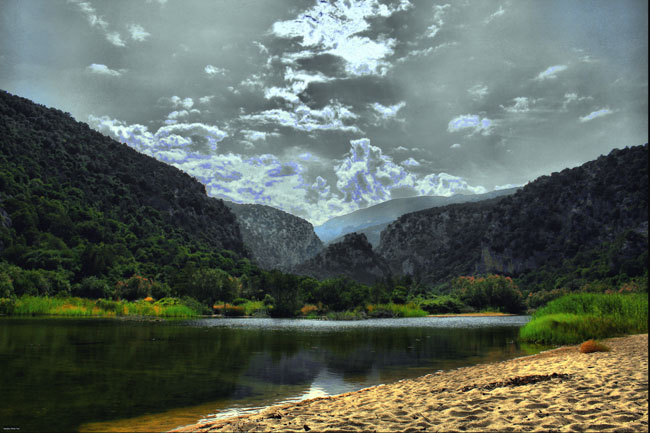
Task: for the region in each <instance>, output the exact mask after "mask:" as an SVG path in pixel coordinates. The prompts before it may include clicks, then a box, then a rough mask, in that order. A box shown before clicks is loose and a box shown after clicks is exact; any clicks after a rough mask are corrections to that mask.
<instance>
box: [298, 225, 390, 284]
mask: <svg viewBox="0 0 650 433" xmlns="http://www.w3.org/2000/svg"><path fill="white" fill-rule="evenodd" d="M294 272H295V273H297V274H301V275H308V276H311V277H314V278H318V279H323V278H333V277H339V276H346V277H350V278H352V279H353V280H356V281H358V282H360V283H365V284H372V283H374V282H375V281H377V280H381V279H383V278H385V277H387V276H388V275H390V272H389V270H388V265H387V263H386V262H385V261H384V260H383V259H382V258H381V257H379V256H377V255H376V254H375V253H374V252H373V250H372V245H370V243H369V242H368V239H366V236H365V235H363V234H358V233H349V234H347V235H345V237H344V238H343V240H342V241H341V242H337V243H334V244H330V245H328V246H327V248H325V249H324V250H323V251H321V252H320V253H319V254H318V255H317V256H316V257H314V258H312V259H310V260H308V261H306V262H305V263H302V264H300V265H299V266H296V267H295V268H294Z"/></svg>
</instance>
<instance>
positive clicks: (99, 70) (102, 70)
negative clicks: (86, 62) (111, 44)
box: [86, 63, 126, 77]
mask: <svg viewBox="0 0 650 433" xmlns="http://www.w3.org/2000/svg"><path fill="white" fill-rule="evenodd" d="M86 70H87V71H88V72H90V73H93V74H97V75H109V76H111V77H119V76H120V75H122V74H123V73H124V72H126V70H125V69H120V70H119V71H116V70H114V69H110V68H109V67H108V66H106V65H103V64H98V63H93V64H91V65H90V66H88V67H86Z"/></svg>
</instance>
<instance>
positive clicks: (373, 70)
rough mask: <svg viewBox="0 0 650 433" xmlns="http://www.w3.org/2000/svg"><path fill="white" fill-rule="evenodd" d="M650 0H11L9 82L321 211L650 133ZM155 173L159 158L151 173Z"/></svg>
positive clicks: (190, 168) (262, 197) (3, 10)
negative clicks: (649, 14) (649, 86)
mask: <svg viewBox="0 0 650 433" xmlns="http://www.w3.org/2000/svg"><path fill="white" fill-rule="evenodd" d="M647 9H648V2H647V0H617V1H611V0H585V1H577V0H576V1H567V0H543V1H542V0H481V1H470V0H454V1H451V0H449V1H448V2H444V1H443V2H437V1H426V0H417V1H416V0H329V1H326V0H314V1H312V0H273V1H268V0H213V1H209V0H110V1H109V0H0V88H1V89H3V90H6V91H9V92H11V93H13V94H17V95H20V96H23V97H26V98H29V99H32V100H34V101H36V102H38V103H41V104H45V105H47V106H51V107H55V108H59V109H61V110H63V111H66V112H69V113H71V114H72V115H73V116H74V117H75V118H76V119H77V120H79V121H81V122H85V123H88V124H89V125H90V126H91V127H92V128H94V129H96V130H97V131H100V132H102V133H104V134H106V135H109V136H111V137H113V138H115V139H116V140H119V141H121V142H123V143H126V144H128V145H129V146H131V147H133V148H135V149H137V150H138V151H140V152H142V153H144V154H147V155H150V156H152V157H154V158H156V159H158V160H160V161H164V162H166V163H168V164H171V165H174V166H176V167H178V168H179V169H181V170H183V171H185V172H187V173H189V174H191V175H192V176H194V177H195V178H196V179H198V180H199V181H200V182H202V183H204V184H205V185H206V190H207V192H208V194H209V195H211V196H214V197H219V198H223V199H225V200H230V201H236V202H239V203H260V204H265V205H270V206H273V207H276V208H279V209H282V210H284V211H287V212H290V213H292V214H294V215H298V216H300V217H302V218H305V219H307V220H308V221H310V222H311V223H313V224H314V225H318V224H322V223H323V222H325V221H326V220H327V219H329V218H331V217H334V216H337V215H342V214H346V213H349V212H352V211H354V210H357V209H359V208H364V207H367V206H371V205H374V204H378V203H381V202H383V201H386V200H390V199H393V198H401V197H412V196H419V195H445V196H449V195H453V194H456V193H483V192H488V191H492V190H495V189H501V188H507V187H511V186H516V185H523V184H526V183H527V182H529V181H531V180H534V179H535V178H537V177H539V176H541V175H546V174H550V173H552V172H555V171H561V170H562V169H564V168H567V167H574V166H577V165H580V164H582V163H584V162H586V161H589V160H592V159H594V158H596V157H598V156H599V155H601V154H606V153H608V152H609V151H610V150H611V149H614V148H622V147H625V146H633V145H639V144H643V143H645V142H647V140H648V138H647V137H648V10H647ZM143 175H146V173H143Z"/></svg>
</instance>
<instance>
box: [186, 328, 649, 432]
mask: <svg viewBox="0 0 650 433" xmlns="http://www.w3.org/2000/svg"><path fill="white" fill-rule="evenodd" d="M604 343H605V344H606V345H607V346H609V347H610V349H611V351H609V352H597V353H589V354H583V353H580V352H579V350H578V346H565V347H561V348H558V349H554V350H550V351H547V352H543V353H540V354H538V355H533V356H527V357H523V358H517V359H513V360H509V361H504V362H498V363H493V364H485V365H476V366H472V367H464V368H460V369H457V370H452V371H446V372H438V373H435V374H429V375H426V376H422V377H419V378H417V379H410V380H402V381H399V382H396V383H392V384H387V385H380V386H375V387H371V388H366V389H363V390H360V391H356V392H352V393H348V394H341V395H337V396H332V397H323V398H316V399H312V400H306V401H302V402H300V403H296V404H291V405H285V406H273V407H270V408H267V409H265V410H264V411H262V412H260V413H257V414H253V415H246V416H240V417H235V418H228V419H224V420H218V421H214V422H208V423H205V424H195V425H190V426H185V427H182V428H179V429H176V430H174V431H175V432H191V431H200V432H217V431H229V432H230V431H233V432H266V431H299V432H305V431H313V432H321V431H350V432H355V431H368V432H373V431H376V432H401V431H432V432H447V431H463V432H471V431H481V432H483V431H498V432H520V431H569V432H572V431H575V432H589V431H598V432H609V431H611V432H647V431H648V335H647V334H643V335H633V336H628V337H621V338H614V339H609V340H605V341H604Z"/></svg>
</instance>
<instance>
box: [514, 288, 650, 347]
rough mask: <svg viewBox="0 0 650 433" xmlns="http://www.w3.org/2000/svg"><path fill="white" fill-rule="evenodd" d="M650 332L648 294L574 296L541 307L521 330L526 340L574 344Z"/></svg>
mask: <svg viewBox="0 0 650 433" xmlns="http://www.w3.org/2000/svg"><path fill="white" fill-rule="evenodd" d="M644 332H648V295H647V294H639V293H637V294H600V293H575V294H571V295H566V296H563V297H561V298H558V299H556V300H554V301H551V302H549V303H548V304H547V305H546V306H545V307H543V308H540V309H539V310H537V311H536V312H535V314H534V315H533V319H532V320H531V321H530V322H528V323H527V324H526V326H524V327H523V328H521V330H520V331H519V336H520V338H521V339H522V340H524V341H531V342H538V343H548V344H575V343H580V342H582V341H585V340H589V339H601V338H607V337H615V336H619V335H624V334H637V333H644Z"/></svg>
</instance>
